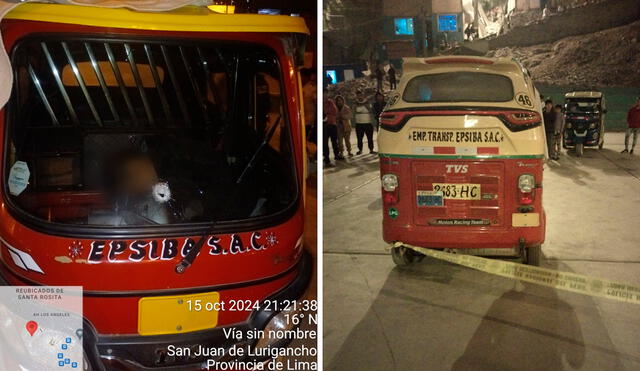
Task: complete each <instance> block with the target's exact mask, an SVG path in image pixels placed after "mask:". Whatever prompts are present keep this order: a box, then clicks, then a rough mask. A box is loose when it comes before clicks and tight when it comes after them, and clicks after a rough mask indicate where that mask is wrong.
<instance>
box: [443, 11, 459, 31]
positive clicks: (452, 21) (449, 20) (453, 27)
mask: <svg viewBox="0 0 640 371" xmlns="http://www.w3.org/2000/svg"><path fill="white" fill-rule="evenodd" d="M438 31H440V32H446V31H454V32H455V31H458V16H457V15H456V14H438Z"/></svg>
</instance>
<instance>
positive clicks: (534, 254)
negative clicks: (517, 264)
mask: <svg viewBox="0 0 640 371" xmlns="http://www.w3.org/2000/svg"><path fill="white" fill-rule="evenodd" d="M541 255H542V246H541V245H534V246H529V247H527V264H528V265H535V266H536V267H537V266H539V265H540V256H541Z"/></svg>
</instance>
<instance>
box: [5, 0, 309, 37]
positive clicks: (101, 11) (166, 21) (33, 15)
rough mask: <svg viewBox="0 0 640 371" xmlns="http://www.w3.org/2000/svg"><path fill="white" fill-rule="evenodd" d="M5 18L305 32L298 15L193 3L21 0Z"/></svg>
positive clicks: (137, 26)
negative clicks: (160, 5) (101, 4)
mask: <svg viewBox="0 0 640 371" xmlns="http://www.w3.org/2000/svg"><path fill="white" fill-rule="evenodd" d="M5 18H7V19H23V20H29V21H42V22H55V23H67V24H77V25H85V26H97V27H113V28H128V29H139V30H155V31H193V32H290V33H304V34H308V33H309V29H308V28H307V26H306V25H305V22H304V19H302V18H301V17H289V16H279V15H258V14H218V13H214V12H212V11H210V10H209V9H207V8H204V7H195V6H187V7H183V8H180V9H177V10H173V11H169V12H138V11H133V10H129V9H126V8H117V9H113V8H97V7H91V6H80V5H61V4H37V3H25V4H21V5H19V6H17V7H16V8H14V9H13V10H12V11H11V12H9V13H8V14H7V15H6V16H5Z"/></svg>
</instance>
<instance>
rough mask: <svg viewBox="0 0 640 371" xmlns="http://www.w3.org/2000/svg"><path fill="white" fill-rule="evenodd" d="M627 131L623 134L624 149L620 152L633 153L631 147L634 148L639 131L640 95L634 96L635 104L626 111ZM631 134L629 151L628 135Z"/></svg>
mask: <svg viewBox="0 0 640 371" xmlns="http://www.w3.org/2000/svg"><path fill="white" fill-rule="evenodd" d="M627 126H628V127H627V132H626V133H625V135H624V150H623V151H622V153H629V154H633V149H634V148H636V142H637V140H638V131H640V97H638V98H636V104H634V105H633V106H632V107H631V109H630V110H629V112H628V113H627ZM632 135H633V142H632V143H631V151H629V137H630V136H632Z"/></svg>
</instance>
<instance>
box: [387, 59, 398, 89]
mask: <svg viewBox="0 0 640 371" xmlns="http://www.w3.org/2000/svg"><path fill="white" fill-rule="evenodd" d="M387 74H388V75H389V89H390V90H396V88H397V87H398V86H397V80H396V69H395V68H393V64H391V63H389V71H387Z"/></svg>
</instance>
